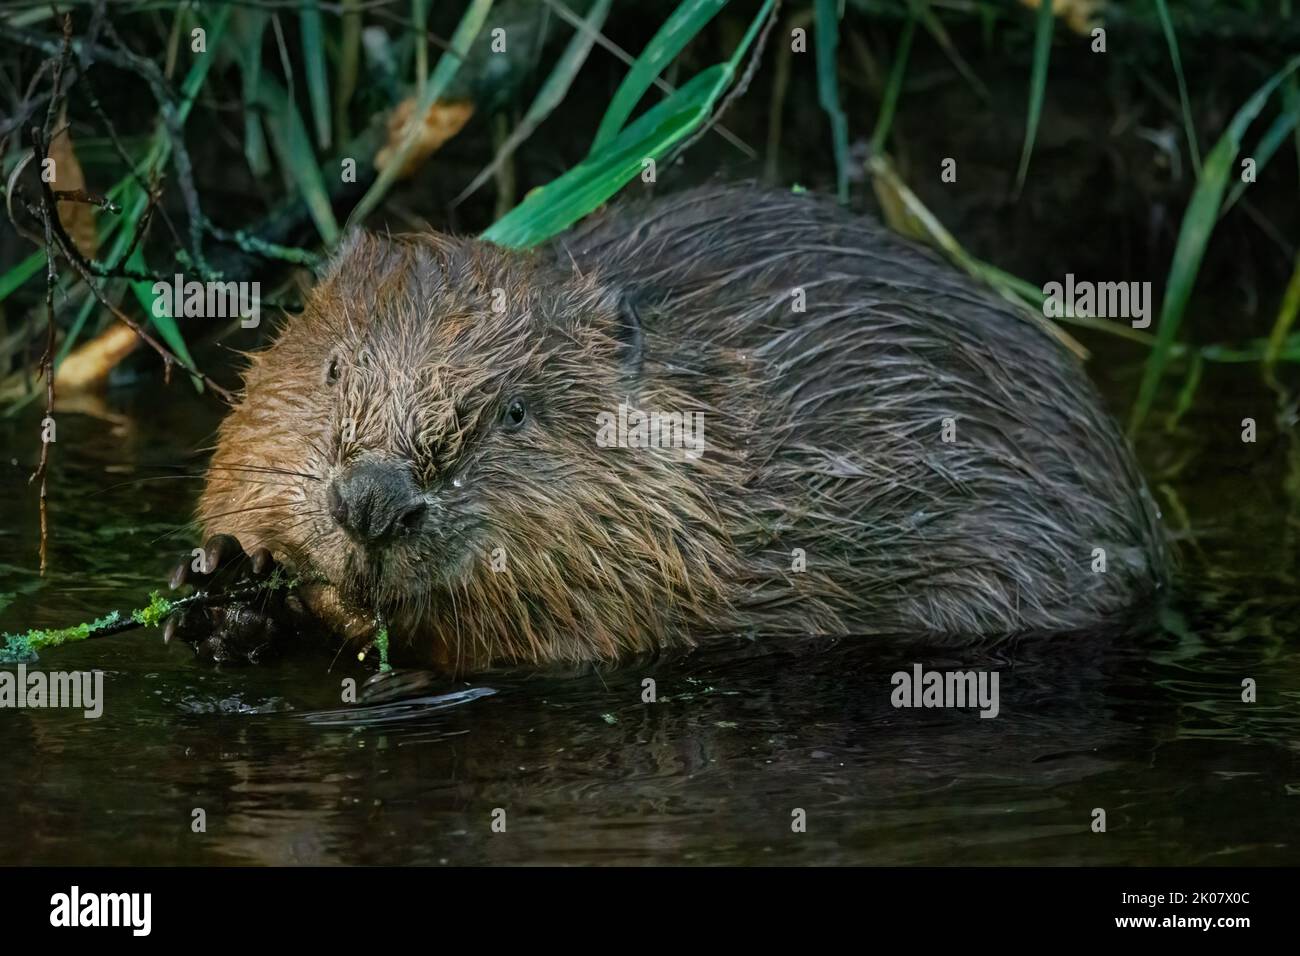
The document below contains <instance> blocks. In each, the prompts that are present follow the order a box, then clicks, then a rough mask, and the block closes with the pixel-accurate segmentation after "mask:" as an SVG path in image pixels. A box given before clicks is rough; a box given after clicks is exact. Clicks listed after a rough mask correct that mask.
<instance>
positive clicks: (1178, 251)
mask: <svg viewBox="0 0 1300 956" xmlns="http://www.w3.org/2000/svg"><path fill="white" fill-rule="evenodd" d="M1297 68H1300V56H1297V57H1293V58H1292V59H1291V60H1290V61H1289V62H1288V63H1287V64H1286V65H1285V66H1284V67H1282V69H1280V70H1279V71H1278V72H1277V73H1274V74H1273V76H1272V77H1270V78H1269V80H1268V81H1267V82H1266V83H1265V84H1264V85H1263V86H1261V87H1260V88H1259V89H1258V90H1256V91H1255V92H1254V94H1252V95H1251V97H1250V99H1248V100H1247V101H1246V102H1245V103H1244V104H1242V107H1241V109H1239V110H1237V113H1236V115H1235V116H1233V118H1232V121H1231V122H1230V123H1229V124H1228V128H1227V129H1226V130H1224V133H1223V135H1222V136H1221V137H1219V141H1218V143H1216V144H1215V147H1214V149H1213V150H1212V151H1211V152H1210V155H1209V156H1207V157H1206V159H1205V163H1204V164H1203V166H1202V167H1201V174H1200V175H1199V176H1198V177H1197V180H1196V188H1195V190H1194V191H1193V192H1192V198H1191V201H1190V202H1189V203H1188V205H1187V212H1186V213H1184V214H1183V223H1182V226H1181V227H1180V229H1179V231H1178V244H1177V245H1176V246H1175V248H1174V258H1173V262H1172V263H1171V264H1170V267H1169V277H1168V279H1166V280H1165V297H1164V303H1163V304H1162V306H1161V309H1160V325H1159V328H1157V330H1156V345H1155V348H1154V349H1152V350H1151V354H1150V355H1149V356H1148V357H1147V362H1146V367H1145V369H1143V373H1142V383H1141V385H1140V386H1139V387H1138V396H1137V401H1136V402H1135V403H1134V405H1133V412H1132V414H1131V416H1130V418H1129V426H1128V427H1129V432H1130V434H1132V433H1135V432H1136V431H1137V429H1138V428H1139V427H1140V426H1141V424H1142V422H1143V420H1144V419H1145V418H1146V416H1147V413H1148V412H1149V411H1150V409H1151V403H1152V402H1153V401H1154V400H1155V396H1156V390H1157V389H1158V388H1159V385H1160V379H1161V377H1162V376H1163V375H1164V371H1165V367H1166V365H1167V364H1168V362H1169V358H1170V350H1171V348H1172V346H1173V345H1174V341H1175V339H1176V337H1177V335H1178V327H1179V325H1180V324H1181V323H1182V320H1183V310H1184V309H1185V308H1186V307H1187V301H1188V299H1189V298H1190V297H1191V294H1192V287H1193V285H1195V283H1196V275H1197V273H1198V272H1199V271H1200V268H1201V260H1202V259H1203V258H1204V256H1205V247H1206V246H1207V245H1208V243H1209V241H1210V234H1211V233H1212V232H1213V231H1214V226H1215V224H1216V223H1217V222H1218V218H1219V205H1220V203H1222V201H1223V193H1224V190H1225V188H1226V186H1227V182H1228V177H1229V176H1230V175H1231V174H1232V170H1233V166H1234V164H1235V162H1236V159H1237V153H1238V152H1239V151H1240V149H1241V140H1242V137H1243V136H1245V134H1246V130H1247V128H1248V127H1249V126H1250V124H1251V123H1252V122H1253V121H1254V120H1255V118H1256V117H1257V116H1258V115H1259V113H1260V111H1261V110H1262V109H1263V108H1264V104H1265V103H1266V102H1267V101H1268V98H1269V97H1270V96H1271V95H1272V94H1273V91H1274V90H1275V89H1277V87H1278V85H1279V84H1280V83H1281V82H1282V81H1283V80H1284V79H1286V78H1287V77H1288V76H1290V75H1291V74H1292V73H1293V72H1295V70H1296V69H1297Z"/></svg>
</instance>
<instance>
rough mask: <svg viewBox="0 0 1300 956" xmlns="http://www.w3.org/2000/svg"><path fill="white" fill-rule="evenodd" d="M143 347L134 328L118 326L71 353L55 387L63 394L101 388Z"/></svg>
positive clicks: (58, 375)
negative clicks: (119, 365) (115, 369)
mask: <svg viewBox="0 0 1300 956" xmlns="http://www.w3.org/2000/svg"><path fill="white" fill-rule="evenodd" d="M139 343H140V339H139V338H138V337H137V336H136V334H135V332H134V331H132V329H131V328H130V326H128V325H126V324H125V323H123V322H114V323H113V324H112V325H110V326H109V327H108V328H106V329H105V330H104V331H103V332H101V333H99V335H97V336H95V337H94V338H93V339H91V340H90V341H89V342H87V343H85V344H84V345H80V346H78V347H77V348H75V349H73V350H72V351H71V352H69V353H68V355H67V357H66V358H64V360H63V362H62V363H61V364H60V365H59V371H58V374H56V375H55V376H54V387H55V388H57V389H58V390H59V391H60V392H62V391H64V390H69V391H75V390H77V389H83V388H88V387H90V386H94V385H98V384H100V383H101V382H103V381H104V380H105V379H106V378H108V373H109V372H111V371H113V369H114V368H115V367H116V366H117V363H118V362H120V361H122V359H124V358H126V357H127V356H128V355H130V354H131V351H132V350H133V349H134V348H135V347H136V346H137V345H138V344H139Z"/></svg>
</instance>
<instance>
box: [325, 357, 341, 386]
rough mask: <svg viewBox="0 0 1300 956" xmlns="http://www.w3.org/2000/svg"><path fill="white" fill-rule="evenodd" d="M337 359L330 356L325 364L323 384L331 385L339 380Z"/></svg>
mask: <svg viewBox="0 0 1300 956" xmlns="http://www.w3.org/2000/svg"><path fill="white" fill-rule="evenodd" d="M339 372H340V369H339V357H338V356H337V355H331V356H330V357H329V361H327V362H326V363H325V384H326V385H333V384H334V383H335V382H337V381H338V380H339Z"/></svg>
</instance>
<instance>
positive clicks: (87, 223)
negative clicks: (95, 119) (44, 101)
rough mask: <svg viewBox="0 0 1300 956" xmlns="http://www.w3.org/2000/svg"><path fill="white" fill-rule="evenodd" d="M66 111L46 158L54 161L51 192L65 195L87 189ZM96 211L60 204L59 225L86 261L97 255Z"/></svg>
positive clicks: (80, 204) (75, 204)
mask: <svg viewBox="0 0 1300 956" xmlns="http://www.w3.org/2000/svg"><path fill="white" fill-rule="evenodd" d="M67 124H68V109H67V107H66V106H64V108H63V109H62V110H61V111H60V112H59V121H58V126H57V127H56V128H57V129H60V130H62V132H60V133H56V134H55V136H54V139H52V140H51V141H50V148H49V157H50V159H52V160H54V181H53V182H52V183H50V186H51V188H53V189H59V190H64V191H71V190H74V189H85V188H86V176H85V174H84V173H83V172H82V171H81V163H79V162H77V153H76V151H75V150H74V149H73V146H72V130H71V129H69V128H67ZM97 211H98V210H97V209H96V207H94V206H92V205H90V204H89V203H83V202H66V201H64V202H60V203H59V221H60V222H62V223H63V228H64V229H65V230H67V233H68V235H69V236H71V237H72V242H73V244H74V245H75V246H76V247H77V251H78V252H80V253H81V254H82V255H83V256H85V257H86V258H87V259H94V258H95V256H96V254H97V253H98V252H99V234H98V233H97V232H96V231H95V214H96V212H97Z"/></svg>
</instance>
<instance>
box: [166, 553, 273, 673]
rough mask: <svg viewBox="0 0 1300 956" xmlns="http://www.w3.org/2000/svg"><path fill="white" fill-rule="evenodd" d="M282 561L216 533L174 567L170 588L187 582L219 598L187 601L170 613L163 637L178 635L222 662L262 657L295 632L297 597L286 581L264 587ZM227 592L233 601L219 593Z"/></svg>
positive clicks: (206, 654) (168, 638) (253, 660)
mask: <svg viewBox="0 0 1300 956" xmlns="http://www.w3.org/2000/svg"><path fill="white" fill-rule="evenodd" d="M277 568H278V565H277V564H276V562H275V559H274V558H272V557H271V552H269V551H268V550H266V549H265V548H256V549H254V551H253V553H252V554H251V555H250V554H247V553H245V551H244V549H243V547H242V546H241V545H240V543H239V541H238V540H237V539H236V538H233V537H231V536H230V535H228V534H219V535H214V536H213V537H211V538H209V539H208V540H207V542H206V543H205V544H204V545H203V548H202V550H201V553H199V554H195V555H193V556H192V557H189V558H186V559H185V560H184V561H182V562H181V564H180V565H179V566H178V567H177V568H176V570H175V571H173V572H172V575H171V580H170V584H171V587H172V590H175V589H177V588H180V587H184V586H185V585H187V584H189V585H192V586H193V587H194V588H195V589H196V590H197V591H201V592H205V593H206V594H209V595H213V596H215V597H216V598H218V600H217V601H216V602H215V603H212V604H207V605H205V606H200V607H186V608H182V609H181V610H179V611H177V612H176V613H175V614H173V615H172V616H171V617H170V618H168V620H167V623H166V625H165V626H164V628H163V640H164V641H171V639H172V638H173V637H179V638H180V639H181V640H183V641H185V642H186V643H187V644H191V645H193V647H194V650H195V653H197V654H199V655H201V656H204V657H210V658H211V659H212V660H214V661H218V662H222V663H232V662H239V663H243V662H248V663H257V662H259V661H263V660H265V659H267V658H268V657H270V656H271V655H272V654H274V653H275V652H276V651H277V650H280V649H282V648H283V647H284V645H285V644H286V643H288V641H289V640H290V639H292V638H293V637H295V636H296V630H297V628H296V626H295V617H296V616H297V615H296V613H295V607H294V606H295V605H296V603H297V602H296V600H295V599H294V598H292V596H290V595H289V593H288V590H287V589H286V588H283V587H271V586H266V587H261V588H258V587H256V585H258V584H265V582H266V581H267V579H268V578H269V577H270V576H271V575H272V574H273V573H275V571H276V569H277ZM222 593H229V594H230V596H231V599H230V600H229V601H221V600H220V595H221V594H222Z"/></svg>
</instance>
